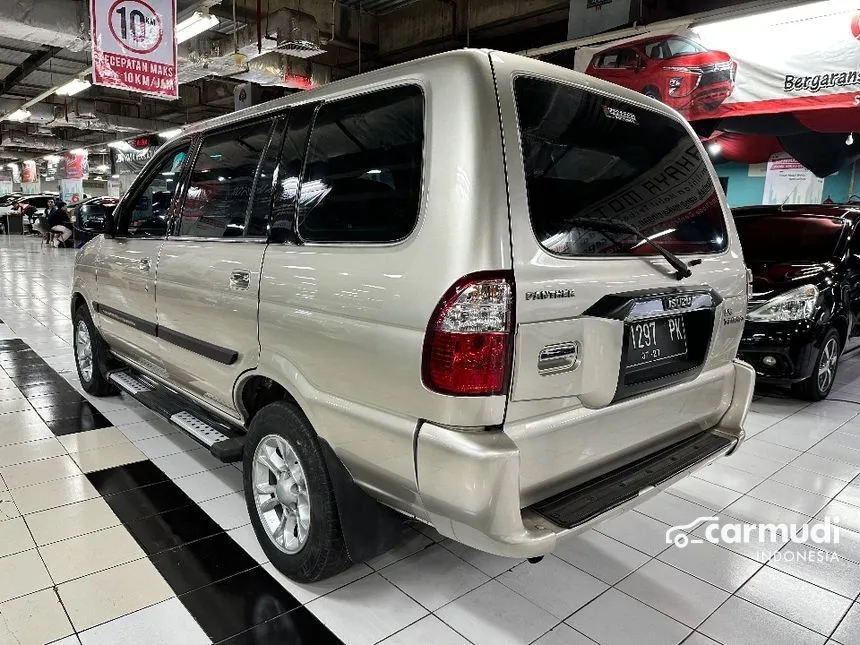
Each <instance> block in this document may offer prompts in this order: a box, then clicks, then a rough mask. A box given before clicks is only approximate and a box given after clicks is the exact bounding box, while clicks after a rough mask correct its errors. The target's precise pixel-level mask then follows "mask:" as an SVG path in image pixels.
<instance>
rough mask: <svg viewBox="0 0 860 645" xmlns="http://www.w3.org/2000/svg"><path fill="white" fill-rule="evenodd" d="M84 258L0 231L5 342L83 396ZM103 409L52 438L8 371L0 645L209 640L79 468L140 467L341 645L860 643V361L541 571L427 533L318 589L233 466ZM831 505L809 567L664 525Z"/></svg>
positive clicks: (155, 425)
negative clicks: (268, 546) (77, 332)
mask: <svg viewBox="0 0 860 645" xmlns="http://www.w3.org/2000/svg"><path fill="white" fill-rule="evenodd" d="M73 253H74V252H73V251H65V250H56V249H45V248H40V247H39V245H38V243H37V242H33V241H32V240H26V239H23V238H17V237H2V238H0V319H2V320H3V321H4V323H5V324H0V340H2V339H9V338H21V339H23V340H24V341H25V342H26V343H27V344H28V345H30V347H32V348H33V349H34V350H35V351H36V352H37V353H38V354H39V355H40V356H41V357H42V358H44V359H45V360H46V361H47V362H48V364H49V365H51V366H52V367H53V368H54V369H55V370H57V371H58V372H60V373H61V374H62V375H63V377H65V378H66V379H67V380H68V381H69V383H71V384H72V385H73V386H76V387H79V383H77V380H76V377H75V373H74V362H73V360H72V357H71V349H70V347H69V339H70V336H71V325H70V321H69V318H68V316H69V314H68V289H69V284H70V280H71V265H72V260H73ZM93 403H94V405H95V406H96V407H97V408H98V409H99V410H100V411H102V413H103V414H105V415H106V416H107V418H108V419H109V420H110V423H112V424H113V427H111V428H105V429H100V430H93V431H89V432H84V433H78V434H71V435H64V436H62V437H58V438H57V437H55V436H54V434H53V433H52V432H51V431H50V429H49V428H48V427H47V426H46V425H45V423H43V422H42V421H41V418H40V417H39V415H38V414H37V413H36V412H35V411H34V410H33V408H32V406H31V405H30V403H29V402H28V401H27V400H26V399H25V398H23V397H22V396H21V395H20V393H19V391H18V390H17V388H16V387H15V385H14V383H13V382H12V381H11V380H10V378H9V377H8V376H7V375H6V374H5V372H4V371H2V370H0V643H3V644H5V643H7V642H10V643H21V644H25V643H46V642H50V641H57V642H59V643H62V644H63V645H73V644H74V645H77V643H79V642H80V643H81V644H82V645H101V644H108V643H110V644H114V643H125V644H134V643H152V644H156V643H157V644H165V643H177V644H182V645H185V644H189V645H194V644H197V643H201V644H202V643H209V642H211V639H210V636H208V635H207V633H206V632H205V631H204V630H203V629H202V628H201V626H200V624H198V622H200V621H198V620H196V619H195V616H196V614H194V613H193V612H192V611H191V610H190V609H188V607H193V604H191V603H186V602H184V601H183V599H182V598H177V596H176V593H175V592H174V591H173V589H172V588H171V586H170V585H169V584H168V583H167V582H166V581H165V579H164V577H163V576H162V575H161V574H160V573H159V570H157V569H156V567H154V566H153V564H152V562H151V561H150V559H149V558H147V557H146V554H145V553H144V552H143V550H141V548H140V547H139V546H138V545H137V543H136V542H135V540H134V539H133V538H132V537H131V535H130V533H128V532H127V530H126V528H125V527H124V526H123V525H122V523H121V522H120V521H119V519H118V518H117V515H116V514H114V512H113V511H112V510H111V508H110V507H109V506H108V504H107V503H106V502H105V501H104V500H103V499H102V498H101V496H100V495H99V493H98V491H97V490H96V489H95V488H94V487H93V485H92V484H91V483H90V480H89V479H88V476H87V475H86V473H88V472H91V471H100V470H102V469H104V468H110V467H112V466H117V465H121V464H128V463H131V462H139V461H144V460H152V462H153V463H154V464H155V465H157V466H158V467H159V468H161V470H163V471H164V473H166V474H167V476H169V477H170V478H172V479H173V480H174V481H175V483H176V485H177V486H178V487H179V488H180V489H181V490H183V491H185V492H186V493H187V494H188V495H189V496H190V498H191V500H193V502H195V503H196V504H198V505H199V506H200V508H202V509H203V510H204V511H205V512H206V513H208V514H209V515H210V517H211V518H212V519H214V520H215V522H216V523H217V524H218V525H220V526H221V527H223V528H224V529H226V530H227V531H228V533H227V534H228V535H229V536H231V537H232V538H233V539H234V540H235V541H236V543H237V544H239V545H240V546H241V547H242V548H243V549H245V550H246V551H247V552H248V553H249V554H250V556H251V558H253V560H255V561H256V562H259V563H260V564H263V565H264V567H263V569H264V570H266V571H269V572H270V573H271V574H272V576H273V578H274V580H276V581H278V582H280V584H281V585H282V586H283V588H284V589H285V590H286V591H287V592H289V594H291V596H292V597H293V598H295V600H296V602H297V603H298V604H300V605H305V606H306V607H307V609H308V610H309V611H310V612H311V613H312V614H313V615H315V616H316V617H317V618H318V619H319V620H320V621H321V622H322V623H323V624H324V625H325V626H326V627H328V629H329V630H331V631H332V632H333V633H334V634H336V635H337V637H339V638H340V639H341V640H342V641H343V642H345V643H349V644H353V643H355V644H359V643H368V644H371V643H379V642H384V643H386V645H413V644H416V645H425V644H426V645H447V644H449V643H450V644H461V643H474V644H475V645H484V644H488V645H505V644H508V643H511V644H528V643H536V644H538V645H580V644H584V643H593V642H596V643H600V644H601V645H614V644H619V645H628V644H632V643H636V644H645V645H647V644H654V645H673V644H677V643H681V642H683V643H685V644H686V645H708V644H711V645H712V644H713V643H719V644H722V645H735V644H744V643H749V644H758V643H792V644H801V643H817V644H823V643H825V642H828V643H833V644H839V645H854V644H856V643H860V604H858V602H857V601H858V594H860V357H847V358H846V359H845V360H844V361H843V363H842V366H841V368H840V373H839V378H838V382H837V388H836V390H835V391H834V393H833V395H832V398H831V400H830V401H827V402H823V403H818V404H815V405H808V404H806V403H803V402H797V401H793V400H790V399H784V398H778V397H763V398H760V399H758V400H756V401H755V402H754V404H753V412H752V413H751V415H750V418H749V421H748V423H747V430H748V433H749V435H750V439H749V440H748V441H747V442H746V444H745V445H744V446H743V447H742V449H741V450H740V451H739V453H738V454H737V455H735V456H733V457H731V458H728V459H725V460H722V461H721V462H719V463H717V464H714V465H712V466H709V467H708V468H706V469H705V470H703V471H701V472H700V473H698V474H697V475H696V476H695V477H694V478H690V479H687V480H685V481H682V482H680V483H679V484H677V485H675V486H673V487H672V488H671V489H670V490H669V491H668V492H666V493H663V494H661V495H658V496H657V497H655V498H653V499H652V500H649V501H648V502H647V503H645V504H643V505H642V506H641V507H640V508H639V509H637V510H636V511H632V512H628V513H626V514H624V515H622V516H620V517H617V518H615V519H613V520H611V521H609V522H606V523H604V524H602V525H600V526H598V527H597V528H596V529H594V530H591V531H588V532H587V533H585V534H584V535H581V536H578V537H576V538H573V539H571V540H568V541H566V542H565V543H563V544H561V545H560V546H559V548H558V550H557V552H556V553H555V554H554V555H553V556H550V557H547V558H546V559H545V560H544V561H543V562H541V563H540V564H537V565H529V564H527V563H522V562H520V561H517V560H508V559H505V558H498V557H495V556H491V555H487V554H483V553H479V552H476V551H473V550H471V549H469V548H467V547H464V546H462V545H460V544H457V543H454V542H451V541H450V540H446V539H442V538H441V537H440V536H439V535H438V534H437V533H435V531H433V530H432V529H429V528H427V527H416V528H409V529H408V530H407V531H406V533H405V535H404V541H403V543H402V544H401V545H400V546H399V547H398V548H397V549H395V550H393V551H392V552H390V553H387V554H384V555H382V556H380V557H378V558H376V559H374V560H373V561H371V562H369V563H366V564H359V565H356V566H355V567H353V568H352V569H351V570H350V571H348V572H347V573H345V574H343V575H342V576H339V577H337V578H335V579H333V580H330V581H326V582H324V583H320V584H317V585H296V584H295V583H292V582H290V581H288V580H286V579H285V578H283V576H281V575H280V574H278V573H277V572H276V571H275V570H274V569H273V568H272V566H271V565H270V564H268V563H267V561H266V557H265V555H264V554H263V553H262V551H261V550H260V549H259V547H258V546H257V544H256V539H255V537H254V535H253V531H252V530H251V528H250V525H249V524H248V522H249V520H248V515H247V511H246V509H245V505H244V502H243V498H242V494H241V492H240V491H241V486H242V482H241V474H240V472H239V471H238V470H237V469H236V468H234V467H231V466H224V465H223V464H221V463H220V462H218V461H217V460H215V459H213V458H212V457H211V456H210V455H209V454H208V452H207V451H205V450H204V449H202V448H200V447H199V446H198V444H196V443H195V442H193V441H192V440H190V439H188V438H187V437H185V436H184V435H182V434H179V433H178V432H177V431H176V429H175V428H173V427H172V426H170V425H169V424H166V423H164V422H162V421H160V420H158V419H155V418H153V415H152V414H151V413H150V412H149V411H147V410H144V409H142V408H140V406H138V405H137V404H135V403H134V402H133V401H130V400H128V399H127V398H120V397H113V398H109V399H100V400H95V399H93ZM825 514H830V515H838V516H839V523H840V526H842V527H843V529H842V533H841V536H840V543H839V544H838V545H823V546H821V547H820V548H823V549H824V550H825V551H821V552H820V553H821V554H822V555H821V557H818V558H816V557H815V556H814V555H813V557H812V561H808V562H799V561H795V560H788V559H783V560H772V561H770V562H767V563H766V564H765V563H764V562H762V561H759V560H757V559H756V558H757V556H759V555H760V552H761V551H768V550H777V549H780V553H781V554H782V555H783V556H784V555H785V554H787V553H789V552H804V553H805V552H806V551H807V550H810V551H812V552H813V553H816V549H817V548H819V547H816V546H814V545H813V546H808V545H795V544H787V545H783V544H777V545H776V546H773V545H768V544H720V545H715V544H711V543H708V542H704V543H702V544H691V545H689V546H687V547H685V548H679V547H678V546H674V545H672V544H669V543H667V542H666V530H667V529H668V528H669V527H670V526H671V525H674V524H686V523H690V522H692V521H693V520H695V519H697V518H700V517H707V516H719V517H720V518H721V520H722V521H723V522H733V521H735V519H737V520H744V521H748V522H800V523H807V522H811V521H812V518H822V517H824V516H825ZM693 533H694V535H699V536H701V535H703V534H704V527H699V528H698V529H695V530H693ZM829 552H830V553H835V554H836V555H837V557H838V560H837V561H830V560H829V557H828V556H827V553H829ZM213 611H217V609H213ZM197 618H199V616H198V617H197ZM201 624H202V622H201ZM75 633H78V636H79V639H80V640H78V637H76V636H75V635H74V634H75ZM60 639H62V640H60ZM828 639H829V640H828ZM237 642H239V641H237ZM241 642H250V641H241ZM272 642H274V641H272ZM304 642H306V643H312V642H313V641H311V640H305V641H304ZM314 645H315V644H314Z"/></svg>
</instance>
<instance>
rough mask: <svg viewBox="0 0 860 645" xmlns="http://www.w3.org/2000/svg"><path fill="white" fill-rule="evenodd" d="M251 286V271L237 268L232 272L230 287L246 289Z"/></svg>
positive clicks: (240, 289)
mask: <svg viewBox="0 0 860 645" xmlns="http://www.w3.org/2000/svg"><path fill="white" fill-rule="evenodd" d="M250 286H251V272H250V271H245V270H243V269H242V270H237V271H231V272H230V288H231V289H236V290H239V291H244V290H245V289H247V288H248V287H250Z"/></svg>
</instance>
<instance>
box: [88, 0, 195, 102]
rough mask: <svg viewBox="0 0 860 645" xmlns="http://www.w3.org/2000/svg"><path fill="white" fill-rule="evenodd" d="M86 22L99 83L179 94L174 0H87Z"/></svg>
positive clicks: (165, 95)
mask: <svg viewBox="0 0 860 645" xmlns="http://www.w3.org/2000/svg"><path fill="white" fill-rule="evenodd" d="M90 22H91V27H92V43H93V81H94V82H95V83H96V84H97V85H105V86H107V87H114V88H117V89H121V90H128V91H130V92H139V93H141V94H149V95H151V96H156V97H159V98H167V99H175V98H177V97H178V96H179V84H178V81H177V77H176V38H175V27H176V2H175V0H90Z"/></svg>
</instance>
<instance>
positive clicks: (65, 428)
mask: <svg viewBox="0 0 860 645" xmlns="http://www.w3.org/2000/svg"><path fill="white" fill-rule="evenodd" d="M0 367H2V368H3V371H5V372H6V374H7V375H8V376H9V378H10V379H11V380H12V382H13V383H14V384H15V385H16V386H17V387H18V389H19V390H21V393H22V394H23V395H24V397H25V398H26V399H27V401H28V402H29V403H30V405H32V406H33V408H34V409H35V410H36V414H38V415H39V417H41V419H42V421H44V422H45V424H46V425H47V426H48V428H50V430H51V432H53V433H54V435H56V436H62V435H67V434H72V433H75V432H86V431H87V430H97V429H99V428H107V427H110V426H111V425H113V424H111V422H110V421H109V420H108V418H107V417H105V416H104V415H103V414H102V413H101V412H99V411H98V409H96V408H95V406H93V405H92V404H91V403H90V402H89V401H87V400H86V399H85V398H84V397H83V396H81V394H80V393H79V392H78V391H77V390H75V389H74V388H73V387H72V386H71V385H69V383H68V382H67V381H66V380H65V379H64V378H63V377H62V376H60V375H59V374H58V373H57V371H56V370H55V369H54V368H53V367H51V366H50V365H48V363H47V362H46V361H45V360H44V359H43V358H42V357H40V356H39V355H38V354H37V353H36V352H34V351H33V350H32V349H31V348H30V346H29V345H27V343H25V342H24V341H22V340H19V339H13V340H11V341H10V340H7V341H2V342H0Z"/></svg>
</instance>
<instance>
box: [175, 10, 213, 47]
mask: <svg viewBox="0 0 860 645" xmlns="http://www.w3.org/2000/svg"><path fill="white" fill-rule="evenodd" d="M217 24H218V17H217V16H213V15H212V14H209V13H203V12H202V11H195V12H194V13H193V14H191V17H190V18H186V19H185V20H183V21H182V22H179V23H177V24H176V42H177V43H184V42H185V41H186V40H189V39H191V38H194V36H197V35H199V34H202V33H203V32H204V31H206V30H207V29H212V27H214V26H216V25H217Z"/></svg>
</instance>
